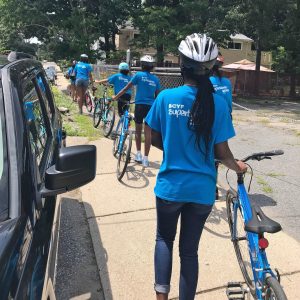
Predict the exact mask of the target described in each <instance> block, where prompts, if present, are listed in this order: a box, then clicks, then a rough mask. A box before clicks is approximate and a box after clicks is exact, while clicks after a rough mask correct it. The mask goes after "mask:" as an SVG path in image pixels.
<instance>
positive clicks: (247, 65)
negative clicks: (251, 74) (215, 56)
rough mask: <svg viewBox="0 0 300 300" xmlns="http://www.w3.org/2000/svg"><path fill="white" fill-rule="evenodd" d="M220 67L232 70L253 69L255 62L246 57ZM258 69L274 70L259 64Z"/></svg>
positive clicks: (263, 70) (264, 70)
mask: <svg viewBox="0 0 300 300" xmlns="http://www.w3.org/2000/svg"><path fill="white" fill-rule="evenodd" d="M222 69H232V70H245V71H255V62H253V61H250V60H248V59H242V60H239V61H237V62H234V63H232V64H229V65H225V66H222ZM260 71H262V72H271V73H273V72H274V71H273V70H271V69H268V68H266V67H263V66H260Z"/></svg>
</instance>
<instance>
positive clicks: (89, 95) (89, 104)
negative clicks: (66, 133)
mask: <svg viewBox="0 0 300 300" xmlns="http://www.w3.org/2000/svg"><path fill="white" fill-rule="evenodd" d="M96 91H97V88H96V87H94V86H92V91H91V90H90V89H89V88H88V89H87V91H86V92H85V97H84V105H85V106H86V109H87V111H88V112H89V113H90V112H92V110H93V108H94V106H95V105H94V103H95V98H96V97H95V92H96Z"/></svg>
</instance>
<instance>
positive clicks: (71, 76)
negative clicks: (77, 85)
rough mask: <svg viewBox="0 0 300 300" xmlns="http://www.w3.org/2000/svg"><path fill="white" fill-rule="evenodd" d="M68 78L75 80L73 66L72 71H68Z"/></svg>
mask: <svg viewBox="0 0 300 300" xmlns="http://www.w3.org/2000/svg"><path fill="white" fill-rule="evenodd" d="M69 76H70V79H71V80H75V79H76V72H75V67H74V68H72V71H71V72H70V75H69Z"/></svg>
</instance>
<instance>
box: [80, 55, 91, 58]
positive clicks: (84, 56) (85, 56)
mask: <svg viewBox="0 0 300 300" xmlns="http://www.w3.org/2000/svg"><path fill="white" fill-rule="evenodd" d="M80 57H81V58H89V57H88V56H87V55H86V54H81V55H80Z"/></svg>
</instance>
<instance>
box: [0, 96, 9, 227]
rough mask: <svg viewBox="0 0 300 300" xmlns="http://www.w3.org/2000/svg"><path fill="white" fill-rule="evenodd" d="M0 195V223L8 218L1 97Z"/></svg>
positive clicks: (0, 103)
mask: <svg viewBox="0 0 300 300" xmlns="http://www.w3.org/2000/svg"><path fill="white" fill-rule="evenodd" d="M1 93H2V91H1ZM0 195H1V196H0V222H1V221H4V220H6V219H7V217H8V162H7V148H6V135H5V122H4V109H3V103H2V97H0Z"/></svg>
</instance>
